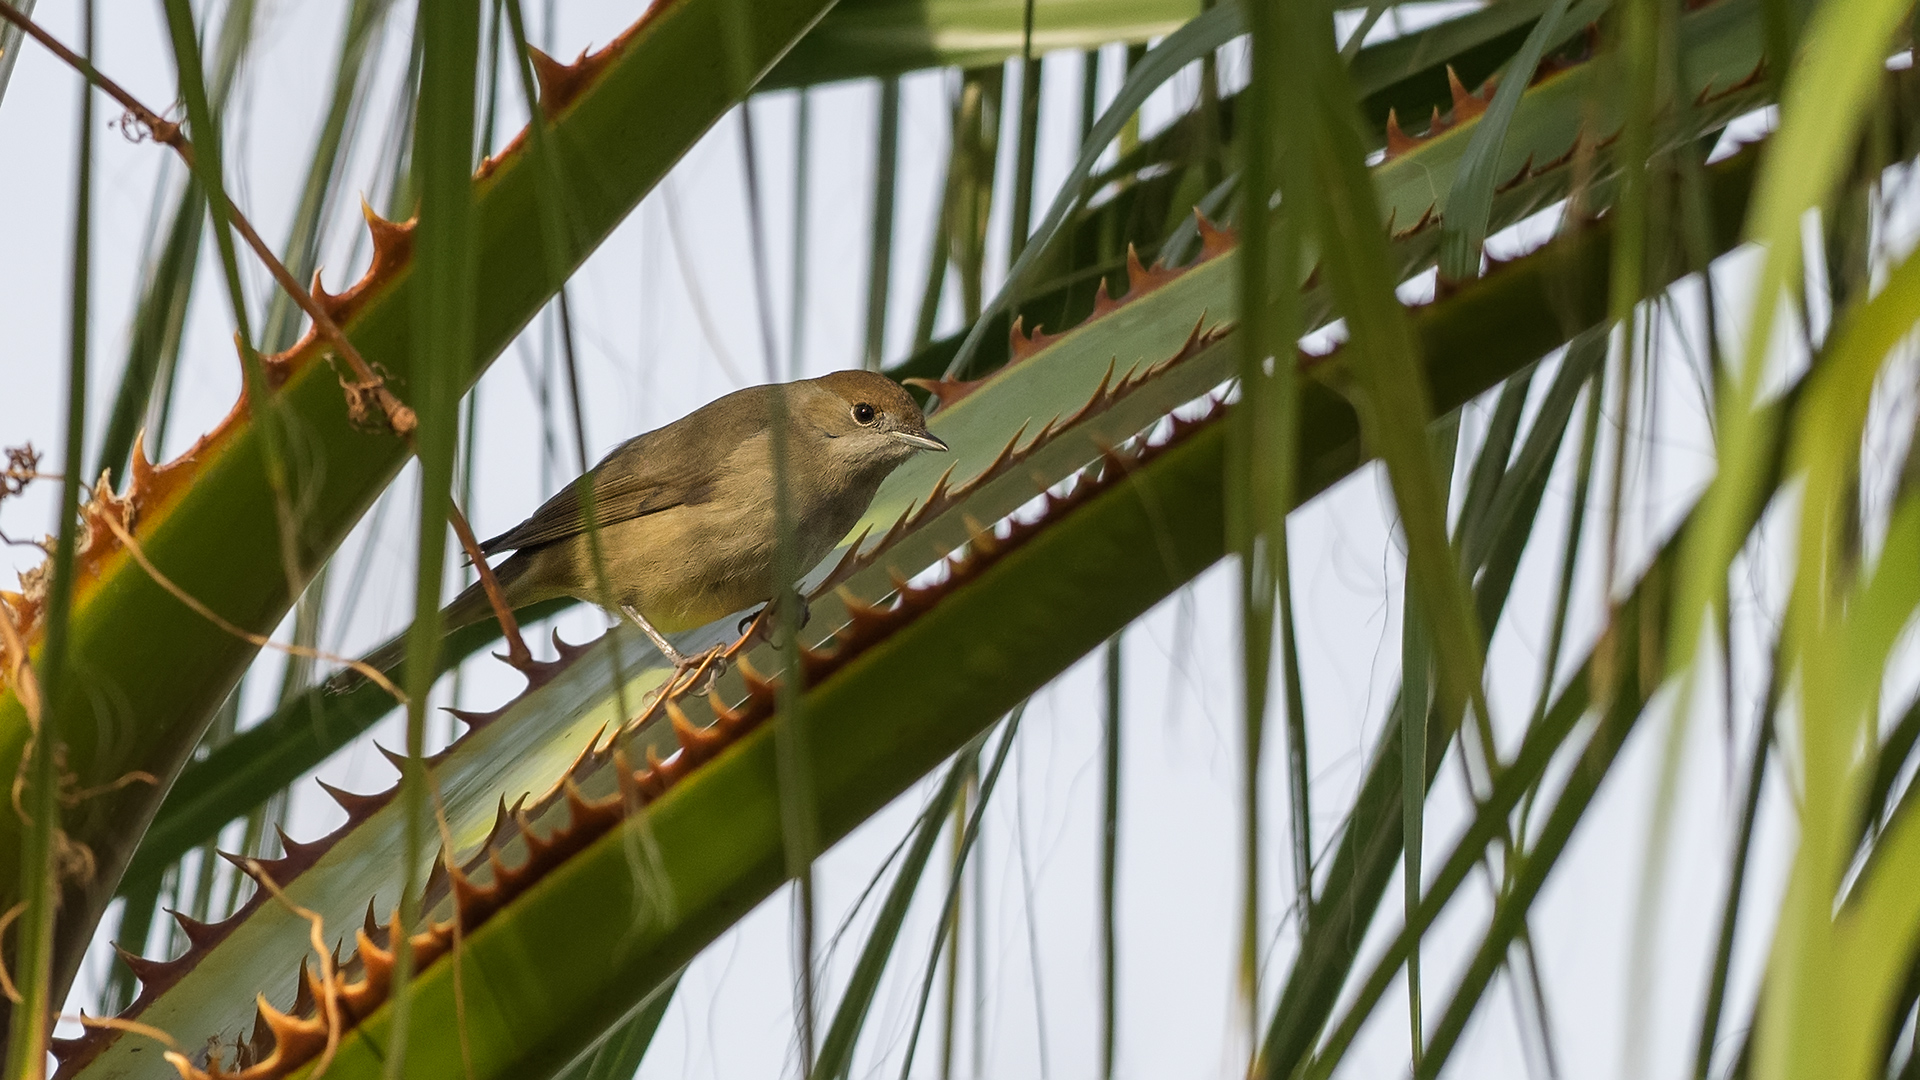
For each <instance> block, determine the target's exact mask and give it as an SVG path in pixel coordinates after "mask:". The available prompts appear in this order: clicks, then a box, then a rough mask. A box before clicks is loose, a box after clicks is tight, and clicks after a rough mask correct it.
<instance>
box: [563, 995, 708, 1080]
mask: <svg viewBox="0 0 1920 1080" xmlns="http://www.w3.org/2000/svg"><path fill="white" fill-rule="evenodd" d="M679 988H680V977H679V976H678V975H676V976H674V977H673V978H672V979H670V980H668V981H667V983H666V984H665V985H663V986H661V987H660V988H659V989H657V990H655V991H654V992H653V993H651V994H648V995H647V996H646V999H645V1000H644V1001H642V1002H641V1003H640V1007H639V1008H638V1009H637V1010H635V1011H634V1013H633V1015H632V1016H630V1017H628V1018H627V1020H626V1021H625V1022H623V1023H622V1024H621V1025H620V1026H619V1027H616V1028H614V1029H613V1031H612V1033H611V1034H609V1035H608V1036H607V1038H606V1041H605V1042H602V1043H601V1044H600V1047H599V1049H597V1050H595V1051H594V1052H593V1053H592V1054H591V1055H589V1056H588V1057H585V1058H582V1059H581V1060H579V1061H577V1062H575V1063H574V1065H573V1067H572V1068H570V1069H568V1070H567V1071H566V1072H563V1073H561V1074H560V1080H632V1078H633V1075H634V1073H635V1072H637V1071H639V1069H640V1063H641V1061H643V1060H644V1059H645V1058H646V1056H647V1048H648V1047H650V1046H652V1045H653V1036H654V1033H655V1032H657V1031H659V1030H660V1021H661V1020H662V1019H664V1018H665V1017H666V1015H667V1006H669V1005H671V1004H673V995H674V991H676V990H678V989H679Z"/></svg>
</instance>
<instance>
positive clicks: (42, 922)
mask: <svg viewBox="0 0 1920 1080" xmlns="http://www.w3.org/2000/svg"><path fill="white" fill-rule="evenodd" d="M80 18H81V50H82V55H84V56H86V57H87V58H89V59H91V58H92V56H93V33H94V9H93V3H92V0H87V2H86V3H85V4H84V5H83V6H82V7H81V15H80ZM93 127H94V124H93V88H92V87H91V86H89V85H87V83H86V82H85V81H84V80H83V81H82V82H81V83H80V116H79V123H78V125H77V127H76V130H75V135H76V136H77V138H75V140H74V141H75V142H76V143H78V144H79V145H78V147H77V153H76V160H75V163H74V203H73V233H72V237H73V240H72V245H73V246H72V249H71V251H70V253H69V256H68V257H69V259H70V260H71V273H72V277H71V278H70V279H69V280H70V284H69V286H68V288H69V293H68V312H67V314H68V323H67V429H66V450H65V453H64V454H63V455H62V464H61V469H60V501H59V502H58V503H57V504H56V505H57V507H58V514H59V516H58V518H57V521H58V529H57V532H56V539H55V540H54V547H53V579H52V581H51V582H50V583H49V586H48V590H47V600H46V630H45V636H44V637H43V638H42V640H43V641H44V643H45V644H44V645H43V646H42V648H41V652H40V662H39V664H38V665H37V670H35V671H33V672H32V674H30V675H27V676H26V677H28V678H34V679H37V680H38V682H39V688H38V689H39V693H38V697H39V699H40V701H41V702H44V703H45V711H44V712H40V715H39V716H37V717H36V716H33V715H31V714H29V717H28V719H29V720H35V721H37V725H36V726H37V730H36V731H35V732H34V733H33V741H32V744H31V745H30V747H29V750H28V752H29V754H30V760H29V762H23V763H22V772H23V773H24V774H25V778H26V780H27V783H26V785H25V788H24V790H23V791H19V793H18V794H16V795H15V798H16V799H20V798H21V797H22V796H24V801H25V804H26V806H27V807H28V808H29V810H28V814H29V821H28V823H27V829H26V835H25V836H24V837H23V840H24V842H23V843H22V844H21V846H20V867H19V873H20V884H21V888H20V893H21V896H22V900H21V904H22V906H23V907H24V908H25V910H24V911H23V912H22V913H21V914H20V917H19V919H18V923H19V926H18V928H17V929H15V931H14V942H15V945H14V952H13V963H12V965H11V967H12V971H13V978H14V981H15V982H16V983H17V984H18V987H19V991H20V1000H19V1002H18V1003H16V1004H14V1005H13V1008H12V1013H13V1015H12V1017H11V1019H10V1022H9V1024H8V1038H7V1045H6V1048H5V1051H4V1058H5V1066H6V1068H5V1075H6V1076H8V1077H20V1078H22V1080H40V1078H43V1077H45V1076H46V1074H47V1040H48V1038H49V1037H50V1036H51V1035H52V1033H53V1017H54V1013H55V1011H56V1010H57V1009H58V1008H59V1007H60V1002H59V1000H58V999H57V996H56V994H57V990H56V988H55V986H54V974H53V972H54V962H53V949H54V937H53V925H54V920H55V919H56V918H57V917H58V914H59V910H60V896H61V892H62V889H63V887H64V883H63V882H62V881H61V874H60V867H61V866H62V865H63V862H64V860H63V859H62V858H61V852H60V850H59V836H60V833H61V830H60V826H59V824H58V821H57V819H58V817H59V814H60V790H59V783H60V767H59V764H58V760H59V758H60V756H61V754H60V745H59V737H60V730H61V727H62V722H63V720H64V717H62V716H61V714H60V710H59V708H58V706H57V705H56V704H55V703H56V702H58V701H60V693H61V685H62V684H63V683H64V682H65V681H66V679H67V678H68V677H69V674H70V673H69V672H68V670H67V642H68V633H67V630H68V626H69V624H70V616H71V613H72V610H73V592H74V589H73V571H74V566H73V564H74V548H75V545H76V541H77V539H78V537H77V535H76V530H77V528H78V527H79V524H80V511H79V505H80V486H81V485H80V469H81V468H82V466H81V464H80V463H81V460H82V458H81V455H82V454H84V453H85V452H86V434H87V330H88V326H89V321H88V320H89V315H88V303H89V300H90V299H91V295H90V294H91V289H90V286H91V282H92V278H91V274H90V260H91V256H92V252H93V240H92V234H93V138H94V135H93ZM11 617H12V616H11V615H8V614H6V613H4V612H0V618H9V619H10V618H11ZM8 636H9V637H11V636H13V635H12V632H11V631H9V635H8ZM21 659H22V660H24V659H25V658H24V657H22V658H21ZM23 670H24V669H23ZM9 677H10V678H19V677H20V673H15V672H10V673H9ZM35 711H37V712H38V711H39V710H35ZM15 805H16V806H18V805H19V804H18V803H16V804H15Z"/></svg>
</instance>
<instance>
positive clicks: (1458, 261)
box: [1440, 0, 1611, 281]
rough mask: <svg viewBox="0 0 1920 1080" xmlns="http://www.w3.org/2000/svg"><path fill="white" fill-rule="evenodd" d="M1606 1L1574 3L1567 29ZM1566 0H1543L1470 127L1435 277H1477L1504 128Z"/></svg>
mask: <svg viewBox="0 0 1920 1080" xmlns="http://www.w3.org/2000/svg"><path fill="white" fill-rule="evenodd" d="M1610 2H1611V0H1588V2H1586V3H1583V4H1581V5H1580V12H1579V15H1578V16H1577V17H1576V18H1574V19H1572V20H1570V21H1569V25H1573V26H1585V25H1587V24H1588V23H1591V22H1593V21H1595V20H1596V19H1598V18H1599V17H1600V15H1601V14H1602V13H1603V12H1605V11H1606V8H1607V6H1608V4H1609V3H1610ZM1572 6H1573V2H1572V0H1549V3H1548V4H1547V8H1546V10H1545V11H1544V12H1542V13H1541V15H1540V18H1539V20H1538V21H1537V22H1535V23H1534V24H1533V29H1532V30H1529V31H1528V32H1527V40H1526V42H1525V43H1524V44H1522V45H1521V46H1520V51H1519V52H1517V53H1515V54H1514V56H1513V59H1512V60H1509V61H1508V62H1507V67H1506V71H1505V73H1504V74H1502V76H1501V78H1500V87H1499V89H1497V90H1495V91H1494V94H1493V103H1492V104H1491V105H1489V106H1487V111H1486V112H1485V113H1483V114H1482V115H1481V117H1480V122H1479V123H1478V124H1477V125H1475V126H1474V129H1473V139H1472V141H1471V142H1469V143H1468V144H1467V152H1466V154H1465V156H1463V157H1462V158H1461V159H1460V164H1459V165H1458V166H1457V167H1456V170H1457V171H1455V173H1454V174H1453V186H1452V187H1450V188H1448V189H1447V195H1446V199H1445V209H1444V210H1443V211H1442V216H1441V219H1440V220H1441V233H1440V276H1441V277H1442V278H1444V279H1446V280H1447V281H1465V280H1467V279H1469V278H1475V277H1479V276H1480V249H1481V245H1483V244H1484V243H1485V242H1486V239H1487V219H1488V217H1489V216H1490V215H1491V214H1492V212H1493V191H1494V188H1495V187H1496V186H1498V185H1499V184H1500V183H1501V182H1502V181H1504V180H1506V179H1509V178H1507V177H1502V176H1500V175H1498V174H1497V173H1496V172H1495V170H1496V169H1497V168H1498V167H1499V164H1500V149H1501V146H1502V145H1503V144H1504V143H1505V142H1506V138H1507V126H1508V125H1509V124H1511V123H1512V122H1513V113H1514V110H1515V109H1517V108H1519V106H1520V95H1521V94H1522V93H1524V92H1525V91H1526V89H1527V85H1528V84H1529V83H1531V82H1532V81H1533V73H1534V71H1535V70H1537V69H1538V68H1539V66H1540V58H1541V57H1542V56H1543V55H1545V53H1546V50H1547V48H1548V46H1550V45H1552V44H1554V43H1556V42H1558V41H1559V33H1560V24H1561V22H1562V21H1563V20H1565V18H1566V15H1567V13H1568V9H1569V8H1571V7H1572Z"/></svg>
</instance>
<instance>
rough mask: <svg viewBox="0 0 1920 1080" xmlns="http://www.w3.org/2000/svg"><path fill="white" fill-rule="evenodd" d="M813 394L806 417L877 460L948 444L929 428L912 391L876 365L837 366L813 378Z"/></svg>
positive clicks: (903, 457)
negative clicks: (864, 368) (874, 367)
mask: <svg viewBox="0 0 1920 1080" xmlns="http://www.w3.org/2000/svg"><path fill="white" fill-rule="evenodd" d="M811 382H812V383H813V385H814V386H815V387H817V388H819V390H820V391H821V393H819V394H817V395H815V397H814V401H813V403H812V407H811V408H809V409H807V413H808V418H809V419H811V420H812V421H813V422H814V423H816V424H818V425H819V427H820V430H821V432H822V433H823V434H824V435H826V436H827V437H828V438H830V439H833V440H835V441H836V442H839V441H840V440H843V439H844V440H845V442H844V443H842V444H841V445H842V449H843V450H844V452H846V453H849V454H857V455H858V456H860V457H862V458H866V459H868V460H871V461H874V462H875V463H876V464H877V463H880V462H887V463H889V464H898V463H899V462H902V461H905V460H906V459H907V458H909V457H912V456H913V455H914V454H916V453H918V452H920V451H922V450H945V449H946V448H947V444H946V443H944V442H941V441H940V439H939V438H937V437H936V436H934V434H933V433H932V432H930V431H928V430H927V418H926V416H925V415H924V414H922V413H921V411H920V406H919V404H918V403H916V402H915V401H914V400H913V397H912V395H910V394H908V393H907V391H906V389H905V388H903V387H902V386H901V385H900V384H899V383H897V382H894V381H893V380H892V379H889V378H887V377H886V376H885V375H882V374H880V373H879V372H877V371H836V372H833V373H832V374H829V375H823V376H821V377H820V378H818V379H813V380H811Z"/></svg>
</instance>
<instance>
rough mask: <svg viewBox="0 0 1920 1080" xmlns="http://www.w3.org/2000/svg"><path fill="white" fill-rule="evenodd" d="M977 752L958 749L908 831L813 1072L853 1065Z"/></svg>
mask: <svg viewBox="0 0 1920 1080" xmlns="http://www.w3.org/2000/svg"><path fill="white" fill-rule="evenodd" d="M978 752H979V746H978V744H977V742H976V744H975V745H974V746H972V747H969V748H968V749H966V750H963V751H961V753H960V756H959V757H957V758H955V759H954V763H953V764H952V765H950V766H948V768H947V775H946V778H945V779H944V780H942V781H941V783H940V786H939V788H937V789H936V791H935V794H934V795H933V797H932V798H931V799H929V800H928V801H927V805H926V808H925V809H923V810H922V811H921V812H920V819H919V821H918V822H917V823H916V824H915V825H914V827H913V831H912V832H911V833H910V834H909V837H908V841H907V849H906V852H905V856H904V857H903V859H902V860H901V863H900V870H899V872H898V873H896V874H895V875H894V878H893V884H892V885H891V886H889V887H888V889H887V898H886V900H884V901H883V902H882V903H881V905H880V910H879V912H878V913H876V914H875V916H874V922H873V929H872V930H870V931H868V933H867V941H866V944H865V945H863V946H861V948H860V959H859V960H858V961H856V962H855V964H854V967H853V975H852V976H851V977H850V978H849V979H848V981H847V989H846V992H845V993H844V994H843V995H842V996H841V998H840V1005H839V1007H838V1008H837V1009H836V1010H835V1011H834V1014H833V1022H832V1023H831V1024H829V1025H828V1027H827V1034H826V1037H825V1039H823V1040H822V1041H821V1043H820V1056H819V1057H818V1058H817V1059H815V1060H814V1063H813V1074H814V1075H815V1076H818V1077H821V1078H822V1080H845V1078H846V1077H847V1076H848V1075H849V1074H850V1073H851V1071H852V1069H853V1050H854V1045H855V1044H856V1043H857V1042H858V1041H859V1038H860V1033H861V1031H862V1030H864V1029H865V1027H866V1022H867V1013H868V1011H869V1010H870V1009H871V1008H872V1007H873V1000H874V997H875V996H876V995H877V994H878V992H879V989H880V977H881V976H882V975H883V974H885V972H886V967H887V961H888V960H889V959H891V958H892V956H893V950H894V946H895V945H896V943H897V942H898V941H899V939H900V928H901V926H903V925H904V924H905V923H906V919H907V909H908V907H910V906H911V905H912V903H913V896H914V893H915V892H917V891H918V890H919V887H920V879H921V877H922V876H923V875H924V874H925V873H926V869H927V860H928V859H929V858H930V857H931V856H932V855H933V848H934V844H935V843H936V842H938V840H939V839H940V829H941V826H942V825H943V824H944V823H945V818H946V811H947V808H948V807H950V806H952V805H953V800H954V797H955V796H956V795H958V794H959V792H960V783H961V781H962V780H963V779H964V778H965V775H966V769H965V766H964V764H963V763H964V762H965V761H969V760H972V758H973V756H974V755H975V754H977V753H978Z"/></svg>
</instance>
